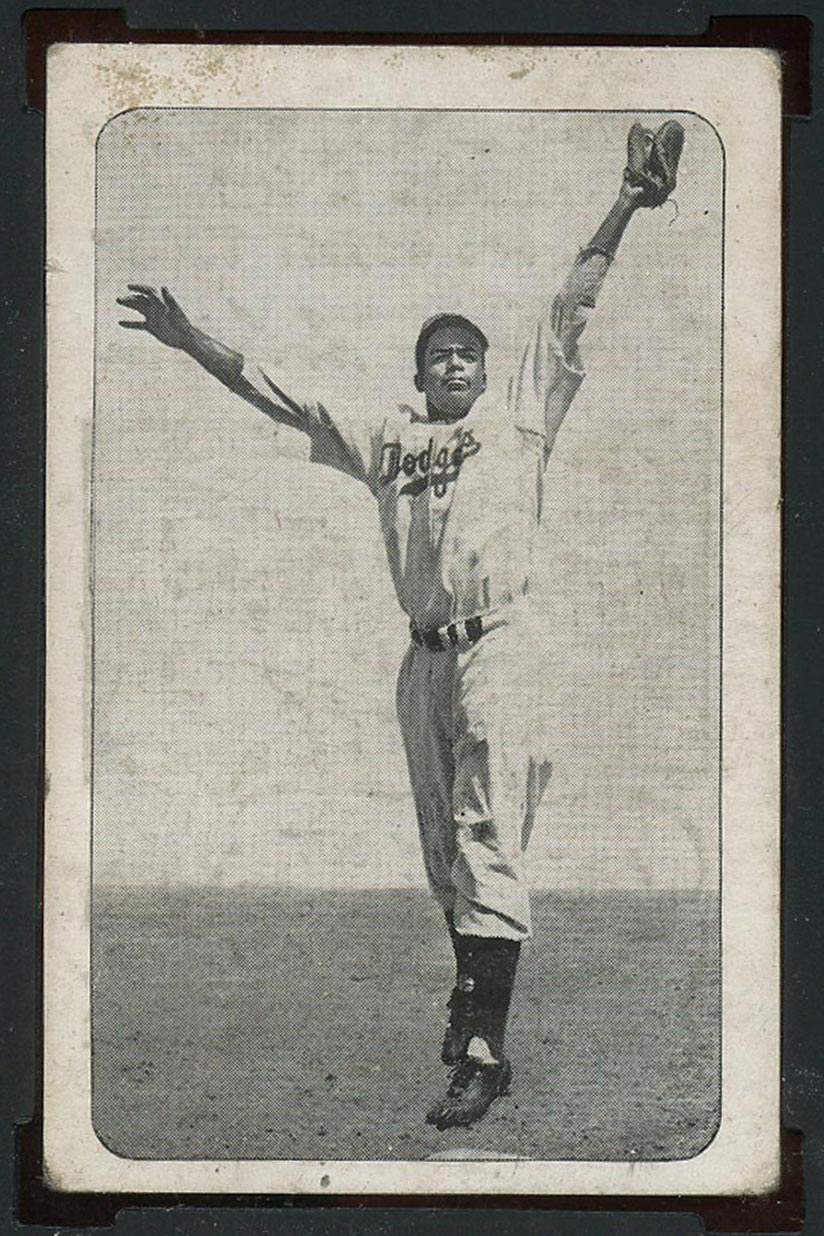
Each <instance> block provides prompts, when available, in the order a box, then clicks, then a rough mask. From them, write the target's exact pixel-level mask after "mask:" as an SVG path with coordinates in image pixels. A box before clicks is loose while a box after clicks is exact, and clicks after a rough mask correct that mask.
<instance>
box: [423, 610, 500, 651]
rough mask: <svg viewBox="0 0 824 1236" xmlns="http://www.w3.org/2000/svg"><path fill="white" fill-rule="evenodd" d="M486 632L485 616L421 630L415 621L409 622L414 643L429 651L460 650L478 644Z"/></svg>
mask: <svg viewBox="0 0 824 1236" xmlns="http://www.w3.org/2000/svg"><path fill="white" fill-rule="evenodd" d="M483 633H484V620H483V618H480V617H478V618H464V619H462V620H461V621H460V622H450V623H449V625H448V626H446V627H430V628H429V629H428V630H424V631H421V630H419V628H418V627H416V626H415V624H414V622H410V624H409V634H410V635H411V636H412V643H413V644H415V645H417V647H418V648H426V649H427V651H429V652H448V651H449V650H450V649H457V650H458V651H459V652H463V651H465V650H466V649H467V648H471V647H472V645H473V644H477V642H478V640H479V639H480V638H481V636H482V635H483Z"/></svg>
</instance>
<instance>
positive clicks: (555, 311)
mask: <svg viewBox="0 0 824 1236" xmlns="http://www.w3.org/2000/svg"><path fill="white" fill-rule="evenodd" d="M683 139H684V132H683V129H682V127H681V126H680V124H678V122H677V121H672V120H671V121H668V122H667V123H666V124H664V125H663V126H662V127H661V128H660V129H659V130H658V131H657V133H653V132H651V131H650V130H648V129H646V128H644V127H642V126H641V125H640V124H634V125H633V126H632V128H631V130H630V134H629V140H628V162H627V166H626V168H625V171H624V176H623V181H622V183H621V187H620V191H619V194H618V197H617V200H616V201H615V203H614V205H613V207H612V209H611V210H610V211H609V213H608V214H607V216H606V218H605V220H604V222H603V223H602V225H601V227H600V228H599V229H598V231H597V232H596V233H595V235H594V236H593V238H592V240H591V241H590V243H589V244H588V245H586V246H585V248H584V249H583V250H581V252H580V253H579V255H578V257H577V258H576V260H575V262H574V264H573V266H572V270H571V272H570V274H569V276H568V278H567V280H566V282H565V284H564V286H563V287H562V289H561V291H560V292H559V294H558V295H557V296H556V297H555V299H554V301H553V302H552V306H551V309H550V311H549V313H548V315H547V316H545V317H542V318H541V319H540V320H539V321H538V322H537V323H536V325H535V328H534V330H533V332H532V333H531V335H530V337H529V338H528V339H527V340H526V344H525V347H524V349H523V352H522V355H521V358H520V364H519V365H518V367H517V369H516V371H515V373H514V374H513V375H512V378H511V381H510V384H509V390H508V396H507V398H506V399H500V400H498V399H495V398H492V397H491V396H488V395H487V394H486V386H487V369H486V355H487V349H488V346H489V345H488V341H487V339H486V336H485V335H484V333H483V331H482V330H481V329H480V327H478V326H477V325H476V324H475V323H474V322H472V321H470V320H469V319H467V318H465V317H463V316H462V315H461V314H458V313H440V314H437V315H436V316H435V317H432V318H430V319H429V320H428V321H426V322H425V323H424V325H423V328H422V329H421V332H420V335H419V336H418V340H417V343H416V346H415V374H414V383H415V386H416V388H417V390H418V391H419V392H420V393H421V395H423V402H424V404H425V407H424V409H423V410H420V411H419V410H415V409H413V408H410V407H406V406H402V407H400V408H396V409H381V410H379V412H378V413H377V414H376V415H374V416H372V417H369V418H365V419H354V418H351V417H349V416H348V415H347V414H346V412H345V410H344V411H340V410H338V409H327V408H326V407H324V406H323V405H322V404H320V403H317V402H313V401H311V400H304V399H296V398H294V397H293V396H292V395H290V394H287V392H286V389H285V388H284V385H282V384H281V380H280V378H279V377H278V375H277V374H275V373H274V372H273V371H272V370H271V369H270V368H267V367H266V366H261V365H257V364H253V363H251V362H249V361H247V360H246V359H245V358H244V357H243V356H242V355H241V354H240V353H238V352H235V351H233V350H232V349H230V348H228V347H226V346H225V345H224V344H221V343H218V342H217V341H216V340H214V339H212V338H210V337H209V336H207V335H205V334H204V333H203V332H202V331H200V330H198V328H197V327H195V326H194V325H192V323H191V322H190V321H189V319H188V318H187V317H186V315H185V314H184V312H183V310H182V309H181V308H180V306H179V305H178V304H177V302H176V300H175V299H174V297H173V296H172V295H171V294H170V293H169V292H168V291H167V290H166V289H165V288H163V289H161V293H160V294H159V295H158V293H156V292H155V290H154V289H153V288H151V287H147V286H145V285H142V284H130V285H129V292H130V294H129V295H128V296H124V297H122V298H120V299H119V301H118V303H119V304H121V305H125V306H126V307H127V308H129V309H133V310H137V311H138V312H139V313H140V314H141V315H142V316H141V318H140V319H132V320H129V321H123V322H121V325H122V326H124V327H126V328H127V329H130V330H143V331H148V332H149V334H151V335H153V336H154V337H155V338H156V339H158V340H160V341H161V342H162V343H164V344H167V345H168V346H169V347H173V348H179V349H181V350H182V351H184V352H186V353H188V355H189V356H191V357H192V358H193V359H194V360H196V361H197V362H198V363H199V364H200V365H202V366H203V367H204V368H205V369H207V370H208V371H209V372H210V373H212V374H213V375H214V376H215V377H216V378H218V379H219V380H220V381H221V382H222V383H224V385H225V386H227V387H228V388H229V389H230V390H232V391H234V392H236V393H237V394H239V395H241V396H242V397H243V398H245V399H247V400H248V401H249V402H250V403H252V404H254V405H255V406H256V407H258V408H260V409H261V410H262V411H263V412H265V413H266V414H267V415H268V416H269V417H271V418H272V420H273V421H276V422H277V423H278V424H282V425H288V426H292V427H294V428H295V429H298V430H301V431H302V432H303V433H305V434H306V435H307V436H308V438H309V442H310V458H311V460H313V461H314V462H316V463H322V464H326V465H328V466H330V467H332V468H336V469H338V470H340V471H341V472H344V473H346V474H348V475H349V476H352V477H355V478H357V479H358V480H360V481H362V482H363V483H364V484H365V485H366V486H367V487H368V489H369V490H370V492H371V493H372V494H373V495H374V497H375V498H376V499H377V505H378V511H379V517H380V524H381V529H382V532H383V537H384V541H385V544H386V552H387V555H388V559H389V567H390V570H391V573H392V578H393V581H394V585H395V589H396V592H397V596H398V600H399V602H400V604H401V607H402V609H403V610H404V611H405V613H406V615H407V616H408V619H409V627H410V635H411V639H410V643H409V648H408V650H407V652H406V655H405V656H404V659H403V663H402V665H401V668H400V674H399V678H398V686H397V707H398V717H399V720H400V727H401V732H402V735H403V741H404V746H405V749H406V756H407V761H408V765H409V773H410V778H411V782H412V790H413V793H414V799H415V805H416V811H417V817H418V825H419V831H420V839H421V844H422V849H423V857H424V863H425V867H426V873H427V876H428V880H429V883H430V886H431V889H432V892H433V893H434V896H435V897H436V898H437V900H438V902H439V903H440V905H441V907H442V909H443V912H444V915H445V917H446V922H447V925H448V929H449V932H450V935H451V939H452V944H453V947H454V952H455V958H456V970H457V975H456V981H455V986H454V989H453V991H452V995H451V998H450V1000H449V1019H448V1025H447V1029H446V1034H445V1037H444V1042H443V1049H442V1059H443V1061H444V1063H445V1064H447V1065H448V1066H450V1068H451V1070H452V1071H451V1076H450V1078H449V1081H448V1083H447V1088H446V1092H445V1095H444V1097H443V1098H442V1099H441V1100H440V1101H439V1102H438V1103H437V1104H436V1105H435V1107H434V1108H433V1109H432V1110H431V1111H430V1112H429V1113H428V1115H427V1119H428V1120H429V1121H430V1122H431V1123H432V1124H434V1125H436V1126H437V1127H438V1128H439V1129H446V1128H449V1127H450V1126H456V1125H469V1124H471V1123H473V1122H474V1121H476V1120H478V1119H480V1118H481V1117H482V1116H483V1115H484V1114H485V1112H486V1111H487V1110H488V1108H489V1106H490V1104H491V1103H492V1102H493V1100H494V1099H495V1098H497V1097H498V1096H499V1095H501V1094H503V1093H505V1092H506V1091H507V1089H508V1087H509V1083H510V1078H511V1066H510V1063H509V1061H508V1059H507V1057H506V1054H505V1051H504V1035H505V1030H506V1023H507V1017H508V1012H509V1006H510V1000H511V995H512V989H513V984H514V980H515V972H516V967H517V964H518V955H519V951H520V948H521V943H522V941H524V940H525V939H527V938H528V937H529V935H530V930H531V928H530V910H529V896H528V891H527V886H526V882H525V877H524V851H525V848H526V845H527V842H528V840H529V834H530V831H531V829H532V825H533V821H534V819H535V813H536V811H537V808H538V805H539V802H540V799H541V795H542V793H543V790H544V788H545V786H546V782H547V778H548V776H549V771H550V765H549V763H548V761H547V759H546V758H545V754H544V752H543V751H542V748H541V743H540V741H539V738H540V736H539V735H536V733H535V732H534V731H535V728H536V727H535V725H534V723H532V722H531V718H530V709H529V707H528V705H527V701H528V699H529V695H530V690H529V688H530V672H531V671H530V652H531V650H534V648H535V646H536V644H537V636H536V634H535V631H534V629H533V625H532V618H531V615H530V610H529V604H528V583H529V565H530V548H531V545H532V543H533V542H534V540H535V536H536V532H537V529H538V526H539V523H540V520H541V497H542V486H543V477H544V471H545V468H546V465H547V461H548V459H549V455H550V452H551V450H552V446H553V443H554V441H555V437H556V434H557V433H558V429H559V427H560V425H561V422H562V420H563V418H564V416H565V414H566V412H567V409H568V408H569V406H570V403H571V402H572V399H573V397H574V395H575V393H576V391H577V390H578V387H579V386H580V384H581V381H582V379H583V376H584V372H583V368H582V364H581V356H580V353H579V347H578V345H579V339H580V336H581V333H582V331H583V329H584V326H585V323H586V317H587V313H588V311H589V310H591V309H592V308H593V307H594V305H595V301H596V299H597V296H598V292H599V290H600V288H601V285H602V283H603V281H604V278H605V276H606V273H607V270H608V268H609V265H610V263H611V261H612V259H613V257H614V256H615V253H616V250H617V248H618V244H619V242H620V240H621V237H622V235H623V233H624V230H625V228H626V226H627V224H628V223H629V220H630V218H631V217H632V216H633V214H634V213H635V211H636V210H637V209H638V208H639V207H651V206H657V205H660V204H661V203H662V202H663V201H664V200H666V198H667V197H668V195H669V194H670V192H671V191H672V189H673V188H674V186H675V178H676V171H677V166H678V160H679V157H680V154H681V148H682V145H683Z"/></svg>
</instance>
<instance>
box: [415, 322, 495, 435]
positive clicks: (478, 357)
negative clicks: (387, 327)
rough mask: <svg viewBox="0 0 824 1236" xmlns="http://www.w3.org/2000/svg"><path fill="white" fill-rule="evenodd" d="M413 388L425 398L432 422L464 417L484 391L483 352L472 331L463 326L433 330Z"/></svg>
mask: <svg viewBox="0 0 824 1236" xmlns="http://www.w3.org/2000/svg"><path fill="white" fill-rule="evenodd" d="M415 385H416V386H417V388H418V390H419V391H422V392H423V394H424V395H425V396H426V407H427V411H428V413H429V416H430V418H431V419H440V420H448V421H455V420H460V418H461V417H462V416H466V414H467V412H468V411H469V410H470V408H471V407H472V405H473V403H474V402H475V400H476V399H477V398H478V396H479V395H480V394H482V393H483V391H484V390H485V388H486V370H485V368H484V355H483V349H482V348H481V345H480V343H479V342H478V339H477V338H476V337H475V335H473V333H472V331H469V330H467V329H466V328H465V327H463V326H444V327H442V328H441V329H440V330H436V331H435V333H434V335H433V336H432V338H431V339H430V340H429V342H428V343H427V345H426V355H425V358H424V365H423V369H422V370H421V372H420V373H418V374H416V375H415Z"/></svg>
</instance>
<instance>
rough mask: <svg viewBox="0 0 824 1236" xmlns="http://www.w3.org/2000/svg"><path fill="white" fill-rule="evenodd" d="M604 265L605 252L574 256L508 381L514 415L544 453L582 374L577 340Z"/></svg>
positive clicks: (596, 293) (514, 418)
mask: <svg viewBox="0 0 824 1236" xmlns="http://www.w3.org/2000/svg"><path fill="white" fill-rule="evenodd" d="M608 269H609V259H608V258H607V257H606V256H605V255H604V254H603V253H598V252H596V251H593V250H585V251H584V252H583V253H581V254H580V255H579V256H578V258H577V259H576V260H575V262H574V264H573V266H572V270H571V271H570V273H569V275H568V276H567V279H566V282H565V283H564V286H563V287H562V288H561V290H560V292H559V293H558V295H557V296H556V297H555V299H554V300H553V302H552V306H551V309H550V311H549V313H548V314H546V315H545V316H544V317H542V318H540V319H539V320H538V321H537V322H536V324H535V328H534V330H533V332H532V334H531V336H530V338H529V339H528V340H527V343H526V346H525V347H524V350H523V352H522V354H521V359H520V364H519V366H518V369H517V370H516V372H515V374H514V375H513V377H512V380H511V382H510V387H509V407H510V412H511V415H512V418H513V420H514V422H515V424H516V425H517V426H518V428H519V429H521V430H523V431H524V432H525V433H528V434H532V435H534V436H535V438H536V440H537V441H539V442H540V443H542V444H543V448H544V452H545V455H546V456H548V455H549V452H550V450H551V449H552V445H553V443H554V441H555V437H556V435H557V433H558V430H559V429H560V427H561V423H562V421H563V419H564V417H565V416H566V413H567V410H568V408H569V406H570V404H571V403H572V400H573V399H574V398H575V394H576V392H577V390H578V388H579V387H580V385H581V383H582V382H583V380H584V366H583V361H582V359H581V353H580V349H579V341H580V338H581V335H582V333H583V331H584V328H585V326H586V324H587V319H588V316H589V313H590V311H591V310H592V309H594V307H595V302H596V299H597V297H598V293H599V292H600V290H601V286H602V284H603V282H604V279H605V277H606V273H607V270H608Z"/></svg>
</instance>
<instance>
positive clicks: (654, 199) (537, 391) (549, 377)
mask: <svg viewBox="0 0 824 1236" xmlns="http://www.w3.org/2000/svg"><path fill="white" fill-rule="evenodd" d="M683 142H684V130H683V129H682V127H681V125H680V124H679V123H678V121H677V120H670V121H667V122H666V123H665V124H664V125H662V126H661V128H660V129H659V130H658V132H657V133H652V132H650V131H649V130H648V129H644V128H642V126H641V125H639V124H634V125H633V126H632V128H631V129H630V132H629V138H628V142H627V165H626V168H625V169H624V175H623V180H622V183H621V188H620V190H619V192H618V196H617V198H616V200H615V202H614V204H613V205H612V207H611V208H610V210H609V212H608V213H607V215H606V217H605V219H604V221H603V223H602V224H601V226H600V227H599V228H598V230H597V231H596V233H595V235H594V236H593V237H592V239H591V240H590V242H589V244H587V245H585V246H584V248H583V249H581V251H580V253H579V254H578V256H577V257H576V259H575V261H574V262H573V264H572V269H571V270H570V272H569V274H568V276H567V278H566V280H565V282H564V285H563V287H562V288H561V290H560V291H559V292H558V294H557V296H556V297H555V299H554V300H553V302H552V305H551V308H550V312H549V315H548V318H547V319H544V320H543V321H539V322H538V323H537V324H536V328H535V332H534V334H533V336H532V338H531V339H530V340H529V342H528V343H527V346H526V348H525V350H524V353H523V355H522V358H521V364H520V367H519V370H518V372H517V374H516V375H515V379H514V381H513V385H512V388H511V390H510V402H511V405H512V408H513V412H514V415H515V418H516V423H518V424H520V425H521V426H522V428H525V429H528V430H532V431H533V432H538V433H540V435H541V437H543V439H544V448H545V455H546V456H547V457H548V455H549V451H550V450H551V448H552V444H553V443H554V441H555V437H556V435H557V433H558V430H559V429H560V427H561V423H562V421H563V419H564V417H565V415H566V413H567V410H568V408H569V406H570V404H571V403H572V400H573V398H574V396H575V393H576V391H577V389H578V387H579V386H580V384H581V382H582V380H583V377H584V371H583V366H582V363H581V358H580V354H579V351H578V344H579V341H580V338H581V335H582V333H583V331H584V328H585V327H586V324H587V320H588V317H589V313H590V312H591V311H592V310H593V309H594V308H595V304H596V301H597V299H598V294H599V292H600V291H601V288H602V286H603V283H604V279H605V278H606V275H607V271H608V270H609V267H610V264H611V262H612V260H613V258H614V257H615V254H616V252H617V250H618V246H619V245H620V243H621V239H622V237H623V235H624V232H625V231H626V228H627V225H628V223H629V221H630V219H631V218H632V216H633V215H634V214H635V211H636V210H638V209H639V208H642V207H652V206H660V205H661V204H662V203H663V202H665V201H666V199H667V197H668V196H669V194H670V193H671V192H672V190H673V189H674V188H675V182H676V173H677V169H678V160H679V158H680V155H681V148H682V146H683Z"/></svg>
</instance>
